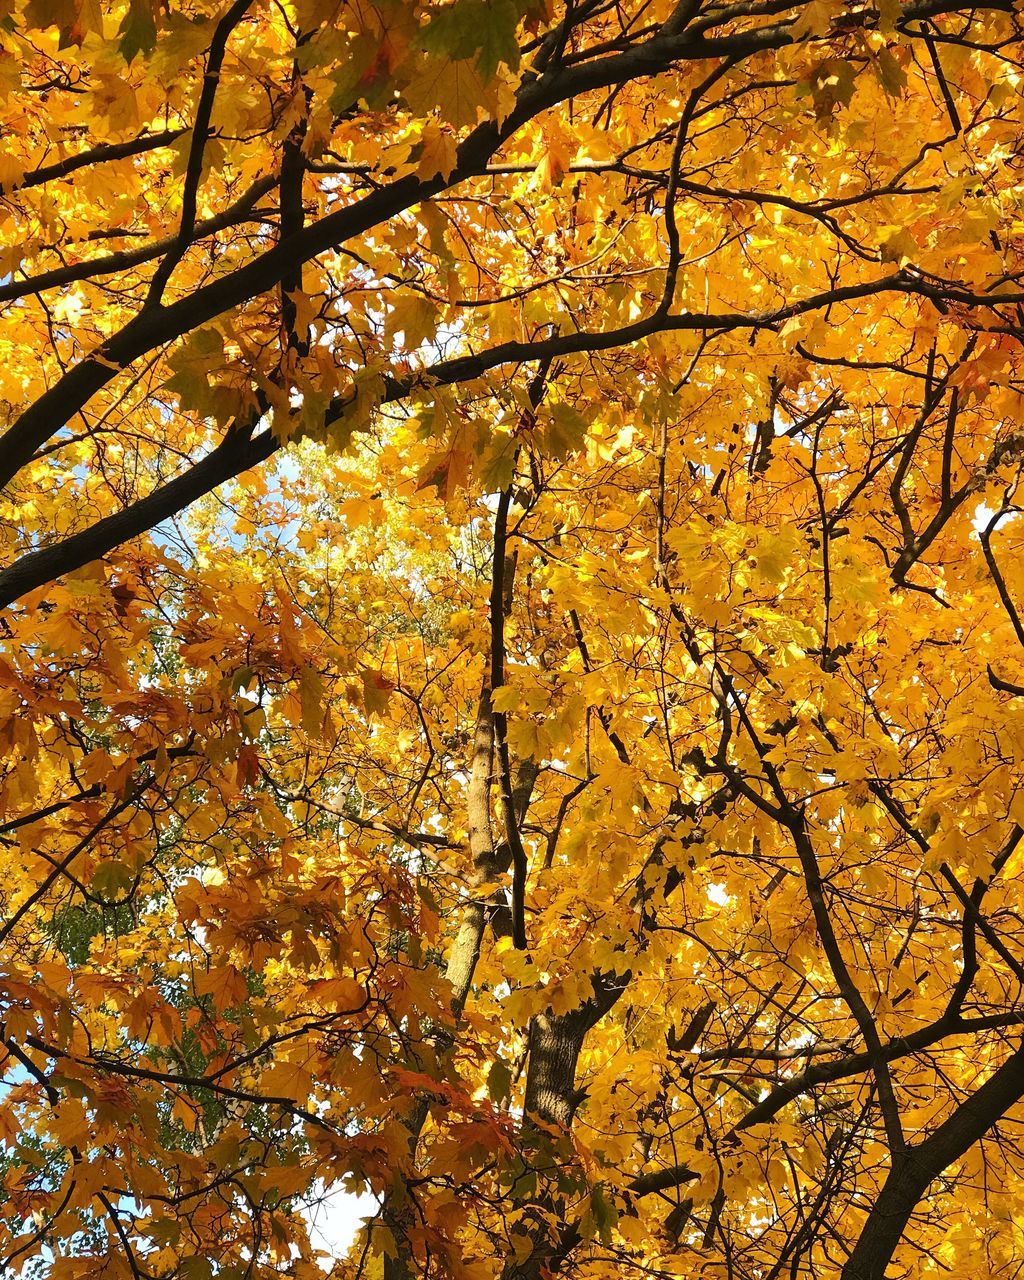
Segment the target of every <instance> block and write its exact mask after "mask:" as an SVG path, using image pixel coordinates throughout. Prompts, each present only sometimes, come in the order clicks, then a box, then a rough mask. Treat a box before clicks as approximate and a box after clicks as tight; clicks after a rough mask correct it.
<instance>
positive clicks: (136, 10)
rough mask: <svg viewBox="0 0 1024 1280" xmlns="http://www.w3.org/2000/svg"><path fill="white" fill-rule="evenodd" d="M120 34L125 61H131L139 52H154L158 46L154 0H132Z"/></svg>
mask: <svg viewBox="0 0 1024 1280" xmlns="http://www.w3.org/2000/svg"><path fill="white" fill-rule="evenodd" d="M118 34H119V35H120V37H121V55H122V57H123V58H124V60H125V62H131V60H132V59H133V58H134V57H135V55H136V54H137V53H152V52H153V50H154V49H155V48H156V21H155V20H154V18H153V5H152V0H131V4H130V5H129V6H128V12H127V13H126V14H125V15H124V21H123V22H122V23H121V26H120V29H119V31H118Z"/></svg>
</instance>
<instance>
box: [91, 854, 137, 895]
mask: <svg viewBox="0 0 1024 1280" xmlns="http://www.w3.org/2000/svg"><path fill="white" fill-rule="evenodd" d="M131 883H132V873H131V868H130V867H128V866H127V864H126V863H124V862H122V861H121V859H120V858H109V859H107V860H106V861H104V862H101V863H100V865H99V866H98V867H97V868H96V870H95V871H94V872H93V874H92V889H93V891H94V892H95V893H97V894H98V895H99V896H100V897H101V898H106V899H107V900H108V901H114V900H115V899H117V898H120V897H121V896H122V895H123V894H124V893H125V892H126V891H127V890H128V889H129V888H131Z"/></svg>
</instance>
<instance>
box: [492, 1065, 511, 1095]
mask: <svg viewBox="0 0 1024 1280" xmlns="http://www.w3.org/2000/svg"><path fill="white" fill-rule="evenodd" d="M511 1092H512V1070H511V1068H510V1067H509V1065H508V1063H507V1062H502V1060H501V1059H500V1058H495V1060H494V1061H493V1062H492V1063H491V1069H490V1071H488V1073H487V1094H488V1096H489V1097H490V1099H491V1101H492V1102H501V1101H502V1099H504V1098H507V1097H508V1096H509V1094H510V1093H511Z"/></svg>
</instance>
